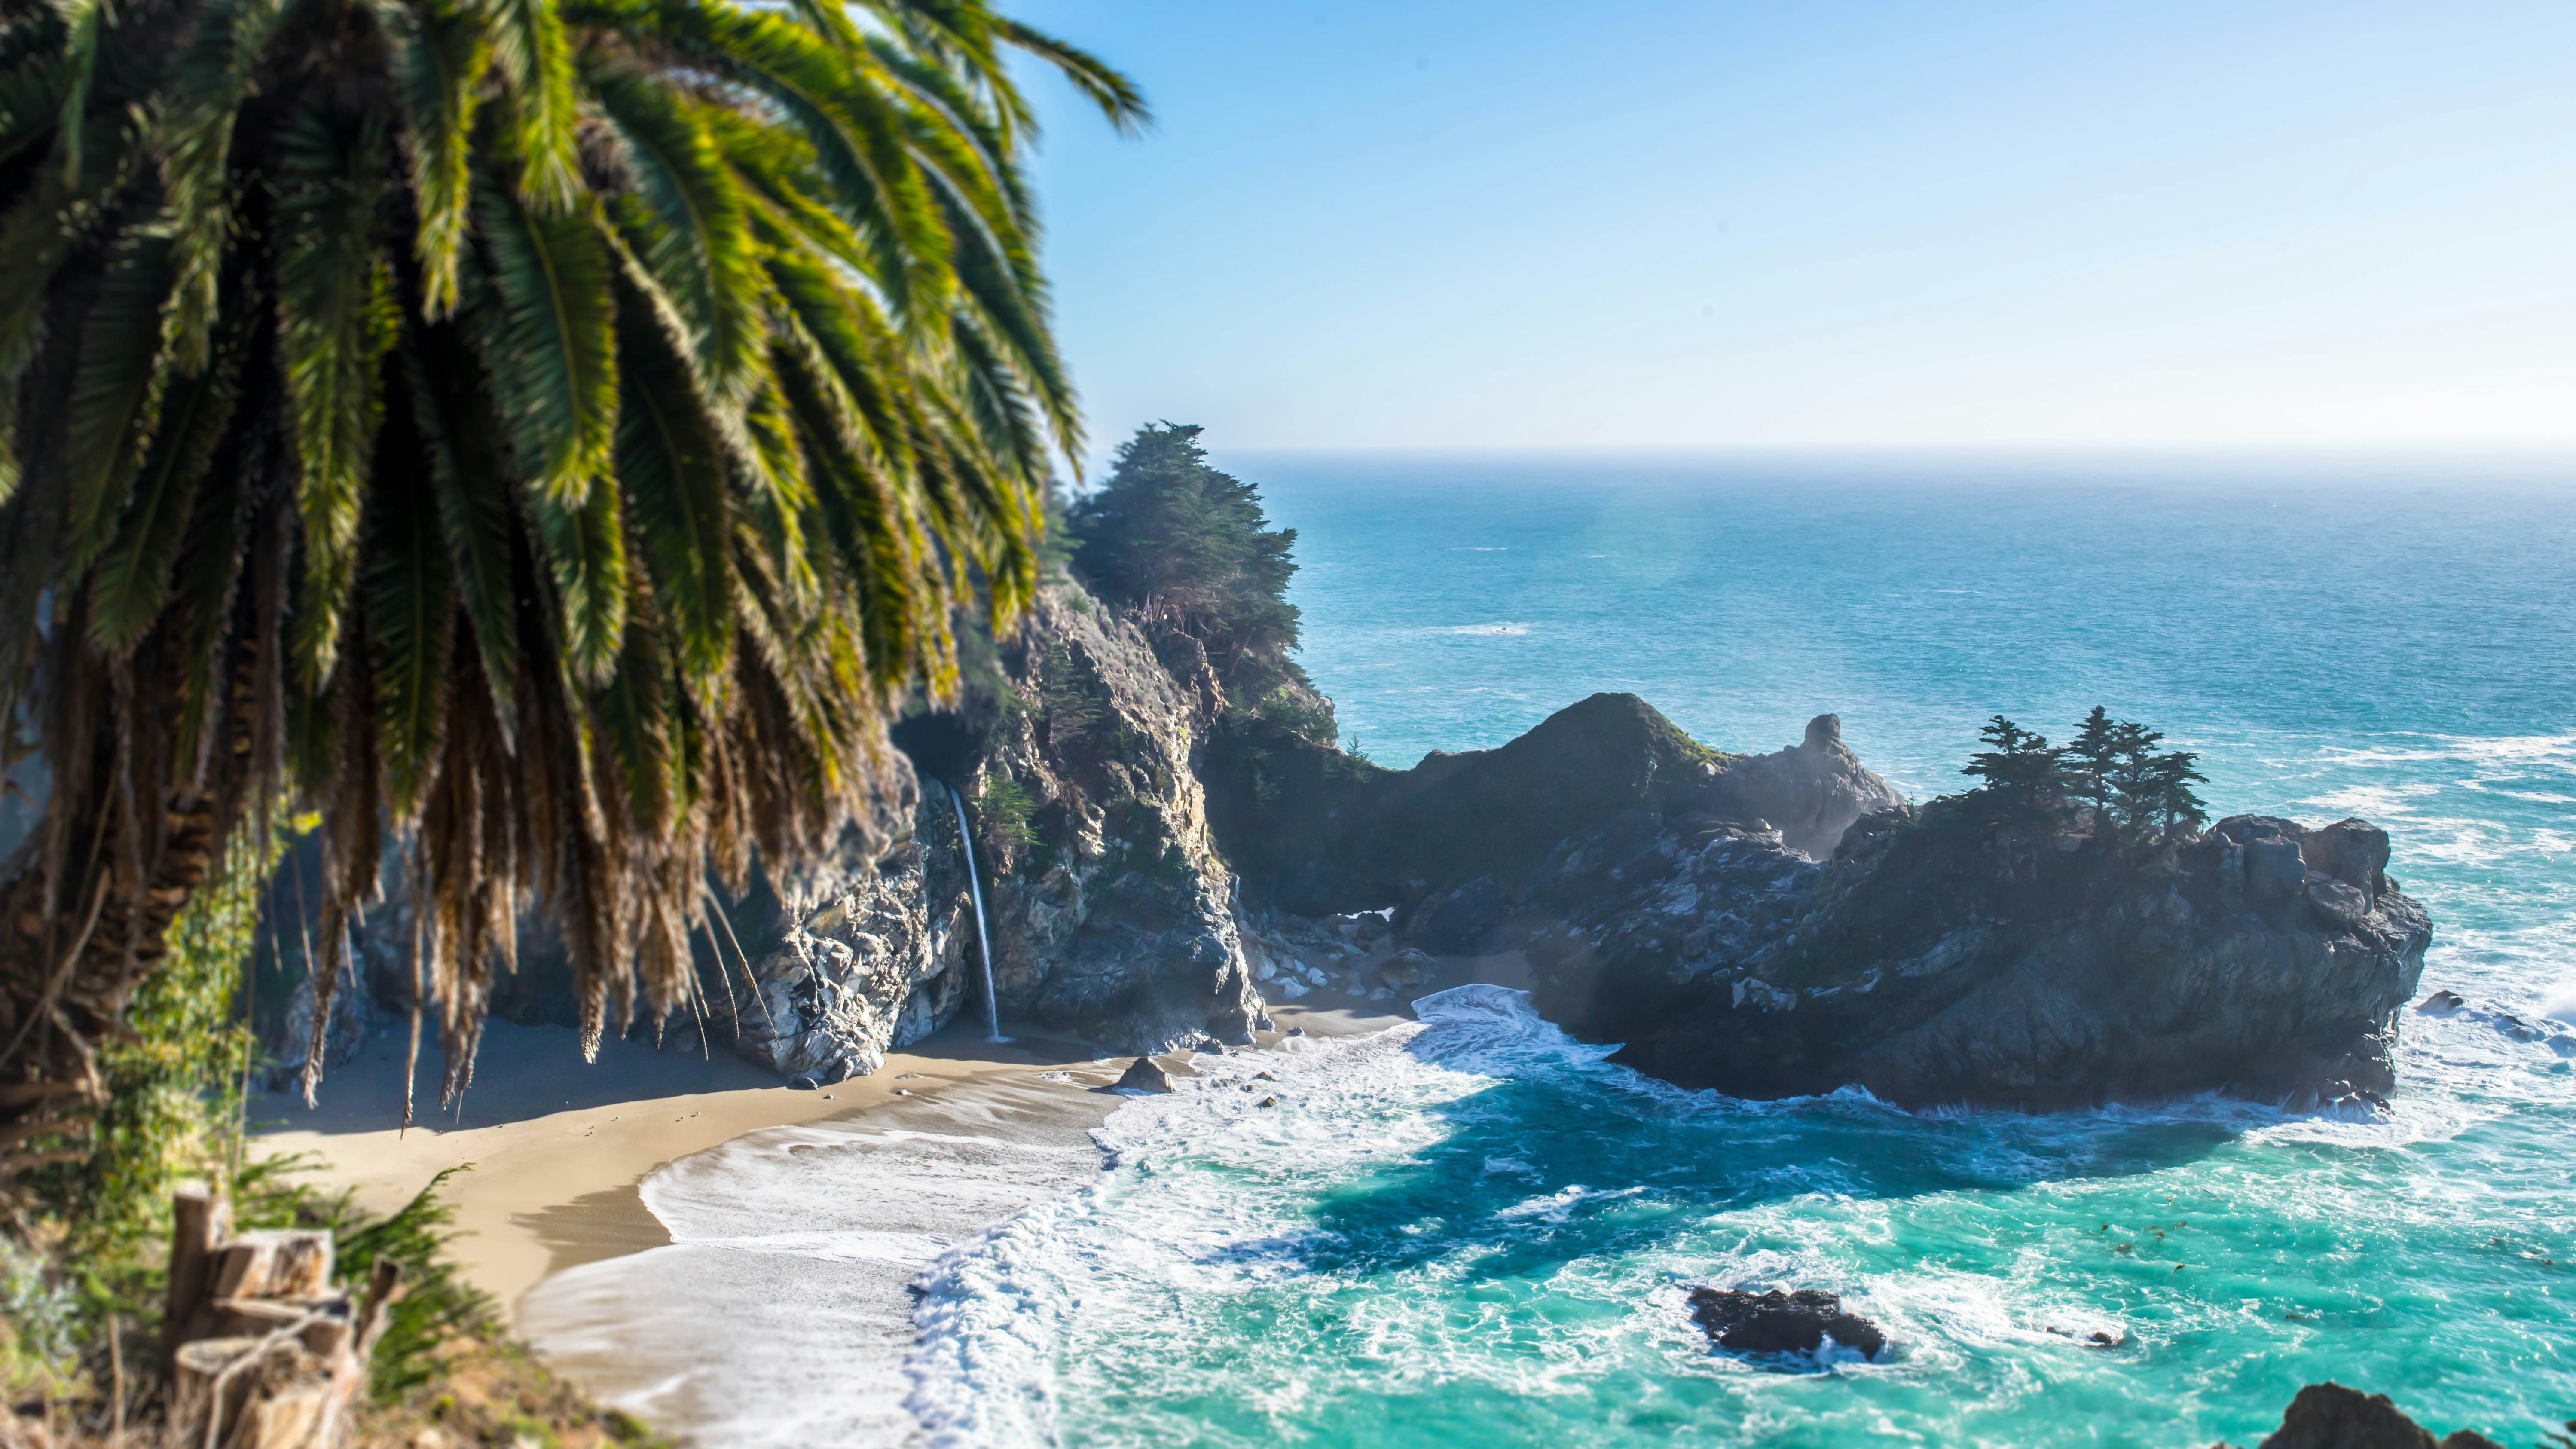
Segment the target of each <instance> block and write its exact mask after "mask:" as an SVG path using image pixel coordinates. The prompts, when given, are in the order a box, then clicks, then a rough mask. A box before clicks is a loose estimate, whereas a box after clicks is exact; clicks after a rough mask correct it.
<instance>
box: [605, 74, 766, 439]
mask: <svg viewBox="0 0 2576 1449" xmlns="http://www.w3.org/2000/svg"><path fill="white" fill-rule="evenodd" d="M592 89H593V93H594V94H596V95H597V96H598V97H599V99H600V101H601V103H602V106H603V108H604V109H605V110H606V112H607V114H608V116H609V118H610V119H611V120H612V121H613V122H614V123H615V125H616V127H617V130H618V133H619V136H620V138H621V139H622V140H623V141H624V142H625V145H626V148H627V153H628V157H629V161H630V165H631V167H632V169H633V172H634V175H635V181H636V187H635V192H636V195H635V202H636V204H635V205H634V207H633V208H632V211H633V212H634V213H635V214H636V216H637V218H638V220H637V222H636V223H635V225H633V226H632V227H631V228H630V245H633V247H634V249H635V251H636V253H637V254H638V255H639V256H640V257H641V258H642V259H643V260H644V262H645V263H646V265H647V266H648V268H649V269H650V270H651V272H652V275H653V278H654V280H655V282H656V283H658V284H659V286H660V287H661V289H662V291H663V293H664V294H665V295H666V296H668V297H669V298H670V299H671V300H672V302H673V304H674V306H675V307H676V309H677V310H678V313H679V316H680V320H681V322H682V324H683V325H684V326H685V327H686V328H687V340H688V343H689V348H690V352H691V354H692V356H693V357H694V360H695V361H696V363H697V368H698V373H699V375H700V377H702V378H703V379H704V380H705V386H706V390H707V392H708V394H709V395H710V396H711V397H712V398H713V399H714V400H715V401H716V402H717V403H718V404H719V405H720V406H724V407H739V406H740V405H741V403H742V401H743V400H744V399H745V398H746V397H747V396H748V395H749V394H750V392H751V391H752V389H753V388H754V387H755V386H756V385H757V374H758V372H759V370H760V366H761V350H760V344H761V340H762V339H761V336H760V314H759V302H760V296H759V276H758V271H757V265H756V262H755V259H754V257H753V255H752V243H751V233H750V230H749V227H748V225H747V224H746V222H745V219H744V216H743V208H742V195H741V185H740V182H739V180H738V179H737V178H736V176H735V175H734V173H733V171H732V169H731V168H730V167H728V166H727V165H725V162H724V155H723V152H722V150H721V149H720V148H719V147H718V145H717V143H716V139H715V137H714V135H713V134H712V133H711V132H710V131H709V130H708V128H707V126H706V124H705V123H704V120H703V119H702V114H701V110H702V108H701V107H699V106H697V105H694V104H692V103H690V102H689V101H687V100H686V99H684V98H683V97H680V96H678V95H675V94H674V93H672V92H671V91H670V90H668V89H666V88H664V87H661V86H656V85H652V84H649V83H647V82H645V81H643V80H642V79H640V78H639V77H636V76H634V75H632V74H628V73H621V72H618V71H609V72H607V73H605V74H601V75H598V76H595V77H594V78H593V81H592Z"/></svg>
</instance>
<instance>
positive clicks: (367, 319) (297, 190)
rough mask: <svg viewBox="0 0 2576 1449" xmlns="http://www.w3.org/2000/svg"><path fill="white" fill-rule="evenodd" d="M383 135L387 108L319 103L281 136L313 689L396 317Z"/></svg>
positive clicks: (303, 614)
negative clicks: (384, 211)
mask: <svg viewBox="0 0 2576 1449" xmlns="http://www.w3.org/2000/svg"><path fill="white" fill-rule="evenodd" d="M386 142H387V138H386V135H385V127H384V126H383V124H382V120H381V118H378V119H377V120H375V121H374V122H373V123H371V124H369V125H366V126H364V127H361V128H360V129H359V130H358V131H357V132H356V133H355V134H354V135H351V134H344V132H343V129H342V128H341V127H340V126H339V125H337V124H336V123H335V121H334V119H333V117H332V116H331V115H330V114H329V113H328V112H326V111H324V110H322V109H320V108H318V107H314V108H308V109H305V110H302V111H299V112H297V113H296V115H295V117H294V119H293V120H292V121H291V122H290V123H289V124H288V125H287V126H286V127H285V129H284V133H283V135H282V136H281V137H280V140H279V146H278V158H279V162H280V170H281V172H282V173H283V177H284V182H283V184H282V185H281V187H280V188H279V195H278V208H277V209H278V231H279V233H280V235H279V245H278V260H277V282H278V310H279V313H280V318H279V327H278V337H279V341H280V343H281V352H282V354H283V361H284V363H285V367H286V392H287V400H288V411H289V416H290V420H291V422H292V424H293V432H294V438H295V451H296V456H297V458H298V460H299V463H300V467H299V469H298V472H299V475H300V477H299V483H298V487H297V491H296V505H297V510H298V512H299V513H300V514H301V515H302V523H303V543H304V558H303V573H304V587H303V590H302V592H301V594H300V596H299V597H298V598H297V600H296V636H297V637H296V641H295V643H296V651H295V652H296V658H297V661H298V664H299V666H300V667H301V668H302V670H303V674H304V687H305V688H307V689H312V690H318V689H319V688H320V687H321V683H322V681H323V680H325V679H327V678H329V677H330V675H331V671H332V669H333V668H334V667H335V666H336V664H337V661H338V657H339V647H340V625H341V620H342V617H343V615H344V613H345V611H346V609H347V607H348V595H349V591H350V589H351V588H352V587H353V586H354V583H355V580H356V573H357V561H358V515H359V510H360V508H361V506H362V505H363V503H364V502H365V499H366V494H367V474H368V468H369V464H370V460H371V458H372V456H373V454H374V451H375V446H376V429H377V426H378V424H379V422H380V421H381V419H382V416H383V391H384V357H385V353H386V351H387V350H388V349H389V348H391V347H392V346H393V340H394V330H395V326H396V323H397V321H398V314H397V312H396V310H395V306H394V297H393V269H392V268H391V266H389V265H388V264H387V262H386V260H385V258H384V255H383V254H382V252H381V251H380V250H379V249H378V248H377V246H376V242H375V232H376V228H377V226H378V225H379V221H380V213H381V206H380V202H379V195H380V192H379V188H378V185H377V178H378V177H379V176H380V175H382V173H383V171H384V167H385V162H386V160H387V145H386Z"/></svg>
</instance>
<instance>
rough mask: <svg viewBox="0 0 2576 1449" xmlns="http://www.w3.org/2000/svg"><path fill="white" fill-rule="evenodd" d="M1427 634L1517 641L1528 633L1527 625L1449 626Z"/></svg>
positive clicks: (1431, 630)
mask: <svg viewBox="0 0 2576 1449" xmlns="http://www.w3.org/2000/svg"><path fill="white" fill-rule="evenodd" d="M1423 632H1424V633H1427V634H1452V635H1459V636H1462V637H1465V638H1470V639H1517V638H1519V637H1520V636H1522V635H1524V634H1527V633H1528V632H1529V625H1527V624H1451V625H1445V626H1443V627H1440V628H1436V629H1426V630H1424V631H1423Z"/></svg>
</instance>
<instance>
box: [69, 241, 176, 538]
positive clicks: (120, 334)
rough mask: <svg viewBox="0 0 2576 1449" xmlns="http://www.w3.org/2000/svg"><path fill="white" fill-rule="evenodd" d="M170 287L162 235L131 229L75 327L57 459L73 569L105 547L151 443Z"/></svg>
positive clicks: (166, 245) (167, 253) (167, 246)
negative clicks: (76, 348) (75, 360)
mask: <svg viewBox="0 0 2576 1449" xmlns="http://www.w3.org/2000/svg"><path fill="white" fill-rule="evenodd" d="M169 292H170V243H169V240H168V239H167V238H166V237H162V236H159V235H156V234H153V233H149V232H146V233H143V234H141V235H137V236H134V237H130V238H128V239H126V241H125V242H124V243H123V244H122V245H121V246H119V247H118V249H117V255H116V256H115V257H114V258H113V259H112V260H111V261H110V263H109V268H108V274H107V278H106V281H105V283H104V284H103V285H102V286H101V287H100V289H99V299H98V303H97V305H96V306H94V307H92V308H91V309H90V314H89V319H88V323H87V325H86V326H84V327H83V328H82V329H81V341H80V362H79V364H78V369H77V371H75V372H74V373H73V376H72V396H71V420H70V433H69V437H68V439H67V442H66V445H65V455H66V456H65V459H64V462H65V466H66V472H67V474H68V482H69V484H70V491H71V516H70V519H69V521H68V522H69V537H68V539H67V547H68V551H69V555H70V558H69V562H70V564H71V566H72V567H73V568H75V569H77V568H84V567H86V566H87V565H88V564H89V561H90V560H91V559H93V558H96V557H97V556H98V551H99V550H100V549H103V548H105V547H107V542H108V539H109V538H110V537H112V536H113V534H114V532H115V529H116V521H117V519H118V517H119V516H120V515H121V514H122V513H123V512H124V509H125V500H126V496H127V494H128V492H129V491H130V490H131V489H132V488H133V486H134V472H135V469H136V467H137V466H139V465H140V463H141V462H142V458H143V450H144V449H145V448H147V447H149V446H151V442H152V429H153V426H154V414H155V412H156V411H157V407H158V403H159V400H160V392H161V382H162V377H163V373H162V369H161V364H160V360H159V357H158V353H159V342H160V333H161V310H162V299H163V298H165V297H167V296H168V295H169Z"/></svg>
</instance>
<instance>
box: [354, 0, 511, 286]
mask: <svg viewBox="0 0 2576 1449" xmlns="http://www.w3.org/2000/svg"><path fill="white" fill-rule="evenodd" d="M375 13H376V16H377V23H378V24H379V25H380V26H381V27H383V29H384V30H385V32H386V33H387V35H388V36H389V38H390V39H391V40H392V42H393V44H394V46H395V55H394V62H393V80H394V85H395V94H396V96H397V97H398V99H399V101H400V104H401V107H402V124H403V149H404V152H405V154H406V155H407V156H408V158H409V160H410V163H411V178H410V179H411V192H412V204H413V206H414V208H415V209H416V210H417V211H418V212H419V214H420V224H419V228H418V235H417V238H416V240H415V241H414V244H413V255H414V256H415V257H416V258H417V259H418V260H419V262H420V272H421V279H420V291H421V315H422V316H424V317H428V318H430V319H433V320H435V319H437V318H440V317H444V316H446V315H447V314H448V313H449V312H451V311H453V310H454V309H455V307H456V267H457V258H458V256H459V255H460V254H461V253H462V251H463V250H464V247H465V238H466V230H467V228H468V226H469V225H470V223H471V221H472V217H473V206H474V190H473V170H472V157H471V153H472V150H473V145H474V117H475V113H476V110H477V109H478V108H479V107H480V105H481V104H482V99H483V81H484V78H485V76H486V75H487V74H489V73H490V71H491V69H492V58H493V38H492V30H491V25H490V12H489V11H488V10H486V9H484V8H483V7H481V6H479V5H459V6H452V7H439V8H436V9H424V10H417V11H416V10H414V9H413V8H412V7H411V6H410V5H407V4H405V3H403V0H376V5H375Z"/></svg>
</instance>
